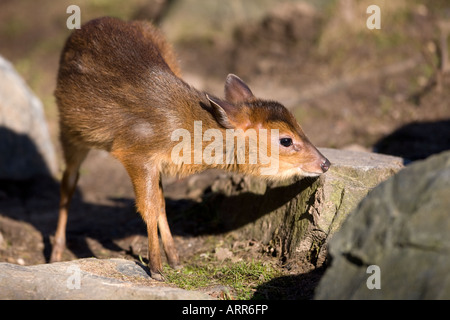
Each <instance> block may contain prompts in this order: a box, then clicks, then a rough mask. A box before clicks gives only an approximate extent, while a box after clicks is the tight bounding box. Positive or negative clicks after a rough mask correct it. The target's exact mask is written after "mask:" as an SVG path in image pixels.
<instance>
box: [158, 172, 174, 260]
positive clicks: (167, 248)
mask: <svg viewBox="0 0 450 320" xmlns="http://www.w3.org/2000/svg"><path fill="white" fill-rule="evenodd" d="M159 187H160V190H161V193H160V197H161V199H160V202H161V203H162V207H161V211H160V214H159V218H158V227H159V233H160V235H161V240H162V243H163V247H164V252H165V253H166V257H167V261H168V262H169V265H170V266H171V267H172V268H174V269H177V268H178V267H179V259H178V252H177V249H176V247H175V243H174V242H173V238H172V233H171V232H170V227H169V223H168V222H167V216H166V207H165V200H164V193H163V187H162V183H161V179H160V181H159Z"/></svg>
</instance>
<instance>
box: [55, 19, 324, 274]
mask: <svg viewBox="0 0 450 320" xmlns="http://www.w3.org/2000/svg"><path fill="white" fill-rule="evenodd" d="M55 96H56V101H57V104H58V108H59V114H60V131H61V143H62V147H63V151H64V158H65V162H66V169H65V171H64V175H63V178H62V182H61V199H60V206H59V218H58V226H57V230H56V234H55V241H54V246H53V250H52V254H51V259H50V260H51V261H60V260H61V256H62V253H63V251H64V248H65V233H66V224H67V215H68V208H69V203H70V200H71V197H72V194H73V192H74V190H75V187H76V184H77V180H78V171H79V168H80V165H81V163H82V162H83V160H84V159H85V157H86V155H87V153H88V151H89V150H90V149H92V148H97V149H103V150H107V151H109V152H110V153H111V154H112V155H113V156H114V157H115V158H117V159H118V160H119V161H120V162H121V163H122V164H123V165H124V167H125V168H126V170H127V172H128V174H129V176H130V178H131V181H132V183H133V187H134V192H135V195H136V206H137V210H138V211H139V213H140V214H141V216H142V218H143V219H144V221H145V223H146V225H147V232H148V255H149V256H148V258H149V269H150V274H151V276H152V277H153V278H154V279H157V280H162V276H161V271H162V264H161V256H160V249H159V241H158V229H159V232H160V235H161V239H162V244H163V247H164V251H165V253H166V256H167V259H168V262H169V264H170V266H172V267H176V266H177V265H178V254H177V250H176V248H175V245H174V241H173V239H172V235H171V232H170V229H169V225H168V223H167V218H166V212H165V204H164V195H163V190H162V185H161V173H168V174H178V175H188V174H192V173H195V172H199V171H202V170H205V169H208V168H221V169H225V170H232V171H236V172H241V173H244V174H250V175H255V176H261V173H260V170H261V169H263V168H264V167H267V164H263V163H262V162H261V161H259V160H258V161H257V162H256V163H242V161H241V162H240V163H239V162H238V161H231V162H230V161H226V162H225V163H221V162H220V161H216V162H214V163H210V162H208V163H206V161H201V162H200V163H199V162H195V161H192V162H190V161H184V162H183V161H174V160H173V157H172V150H173V148H174V147H175V146H176V145H177V143H178V142H177V141H174V139H173V138H172V134H173V132H174V131H175V130H176V129H179V128H183V129H186V130H187V131H188V132H191V133H194V131H195V125H194V122H197V123H198V122H200V123H201V124H202V129H201V130H202V133H205V132H206V131H207V130H209V129H215V130H218V132H219V133H223V136H224V137H225V136H226V133H227V130H230V129H235V130H237V129H242V131H239V130H237V131H236V132H237V134H236V136H239V135H240V136H242V135H244V136H245V135H246V132H248V131H249V129H253V130H254V131H253V132H256V137H257V140H258V139H260V138H261V136H262V135H266V132H267V131H264V130H262V129H277V130H278V131H277V132H279V136H278V138H277V140H276V148H278V150H276V151H278V155H279V159H278V162H277V165H278V170H277V172H275V173H273V174H272V175H271V176H265V178H268V179H284V178H288V177H291V176H318V175H319V174H321V173H323V172H326V171H327V170H328V168H329V167H330V162H329V161H328V160H327V159H326V158H325V157H324V156H323V155H322V154H320V152H319V151H318V150H317V149H316V148H315V147H314V146H313V145H312V144H311V142H309V140H308V138H307V137H306V135H305V134H304V133H303V131H302V129H301V128H300V126H299V124H298V123H297V121H296V120H295V118H294V117H293V115H292V114H291V113H290V112H289V111H288V110H287V109H286V108H285V107H284V106H282V105H281V104H279V103H277V102H273V101H267V100H262V99H258V98H256V97H255V96H254V95H253V93H252V91H251V90H250V89H249V87H248V86H247V85H246V84H245V83H244V82H243V81H242V80H241V79H239V78H238V77H237V76H235V75H231V74H230V75H228V77H227V78H226V82H225V99H219V98H216V97H213V96H211V95H208V94H206V93H204V92H201V91H198V90H196V89H194V88H193V87H191V86H190V85H188V84H187V83H185V82H184V81H183V80H182V79H181V78H180V69H179V67H178V65H177V63H176V59H175V56H174V54H173V53H172V51H171V48H170V46H169V45H168V44H167V43H166V42H165V40H164V39H163V37H162V36H161V34H160V33H159V32H158V30H156V29H155V27H153V26H152V25H151V24H150V23H147V22H136V21H135V22H123V21H121V20H118V19H114V18H100V19H96V20H92V21H90V22H88V23H86V24H85V25H83V26H82V28H81V29H79V30H76V31H74V32H73V33H72V34H71V36H70V37H69V38H68V40H67V42H66V44H65V47H64V49H63V51H62V54H61V60H60V67H59V73H58V81H57V88H56V91H55ZM245 138H246V139H247V140H246V141H248V140H249V138H248V137H247V136H245ZM266 138H267V137H266ZM272 138H273V137H272ZM269 139H271V137H269ZM269 141H271V140H269ZM194 142H195V141H194ZM194 142H193V144H192V148H189V149H188V150H193V152H194V153H195V151H196V150H194V148H195V147H196V148H198V145H197V146H195V143H194ZM269 144H270V143H269ZM260 145H262V143H260ZM205 147H206V144H205V143H203V142H202V143H201V145H200V148H202V150H204V149H205ZM245 148H247V149H246V150H245V152H244V153H245V154H246V156H247V158H248V156H249V150H248V147H247V146H246V147H245ZM273 150H275V149H273ZM226 151H229V150H226ZM237 152H238V151H237V149H236V148H234V150H232V152H231V157H232V158H236V157H237ZM189 156H190V155H189ZM247 158H246V159H247ZM184 159H185V158H184ZM263 177H264V176H263Z"/></svg>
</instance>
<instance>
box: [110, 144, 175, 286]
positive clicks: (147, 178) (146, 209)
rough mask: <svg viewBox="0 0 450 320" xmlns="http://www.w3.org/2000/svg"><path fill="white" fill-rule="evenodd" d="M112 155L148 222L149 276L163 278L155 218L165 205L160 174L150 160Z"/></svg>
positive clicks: (124, 155) (143, 216) (128, 155)
mask: <svg viewBox="0 0 450 320" xmlns="http://www.w3.org/2000/svg"><path fill="white" fill-rule="evenodd" d="M112 154H113V155H114V156H115V157H116V158H117V159H118V160H119V161H121V162H122V164H123V165H124V167H125V169H126V170H127V172H128V174H129V176H130V178H131V181H132V183H133V188H134V193H135V196H136V207H137V210H138V212H139V214H140V215H141V216H142V219H143V220H144V221H145V223H146V225H147V235H148V260H149V263H148V267H149V269H150V275H151V277H152V278H153V279H155V280H159V281H162V280H163V277H162V275H161V272H162V262H161V253H160V248H159V238H158V220H159V217H160V216H161V212H164V213H165V211H164V210H165V204H164V196H163V194H162V189H161V187H160V173H159V171H158V170H157V169H156V166H154V165H153V164H152V163H149V162H148V160H144V159H142V158H141V157H135V156H134V155H133V154H131V153H127V152H123V151H122V150H116V151H113V152H112ZM164 215H165V214H164ZM165 237H166V236H164V237H163V239H164V238H165Z"/></svg>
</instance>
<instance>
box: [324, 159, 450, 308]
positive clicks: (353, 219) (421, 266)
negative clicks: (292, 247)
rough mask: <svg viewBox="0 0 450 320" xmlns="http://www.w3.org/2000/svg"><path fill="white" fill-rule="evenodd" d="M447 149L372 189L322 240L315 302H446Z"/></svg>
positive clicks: (449, 284)
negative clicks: (325, 242)
mask: <svg viewBox="0 0 450 320" xmlns="http://www.w3.org/2000/svg"><path fill="white" fill-rule="evenodd" d="M449 195H450V151H447V152H444V153H441V154H438V155H434V156H431V157H429V158H427V159H426V160H423V161H418V162H415V163H413V164H411V165H410V166H408V167H407V168H405V169H404V170H402V171H401V172H399V173H398V174H396V175H395V176H393V177H392V178H390V179H388V180H387V181H385V182H384V183H382V184H380V185H379V186H378V187H377V188H375V189H374V190H372V191H371V192H370V193H369V195H368V196H367V197H366V198H365V199H364V200H363V201H362V202H361V203H360V204H359V205H358V207H357V208H356V210H355V211H353V212H352V213H351V214H350V216H349V217H348V218H347V220H346V221H345V223H344V224H343V226H342V228H341V229H340V230H339V231H338V232H337V233H336V234H335V235H334V236H333V238H332V240H331V241H330V246H329V247H330V251H329V252H330V255H331V258H332V260H331V266H330V267H329V268H328V269H327V271H326V272H325V275H324V277H323V278H322V279H321V281H320V284H319V286H318V288H317V291H316V295H315V298H316V299H450V232H449V231H450V219H449V212H450V197H449Z"/></svg>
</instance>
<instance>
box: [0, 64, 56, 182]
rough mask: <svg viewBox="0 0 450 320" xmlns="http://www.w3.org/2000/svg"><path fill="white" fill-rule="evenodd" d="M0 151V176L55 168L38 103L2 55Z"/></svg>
mask: <svg viewBox="0 0 450 320" xmlns="http://www.w3.org/2000/svg"><path fill="white" fill-rule="evenodd" d="M0 154H1V157H0V179H12V180H22V179H28V178H31V177H33V176H35V175H41V174H44V175H48V174H52V173H55V172H56V169H57V162H56V155H55V151H54V148H53V145H52V143H51V140H50V135H49V132H48V128H47V123H46V121H45V117H44V112H43V108H42V103H41V101H40V100H39V99H38V98H37V97H36V96H35V95H34V94H33V93H32V92H31V90H30V89H29V88H28V86H27V85H26V84H25V82H24V81H23V79H22V78H21V77H20V75H19V74H18V73H17V72H16V71H15V70H14V67H13V66H12V65H11V63H9V62H8V61H6V60H5V59H4V58H3V57H2V56H0Z"/></svg>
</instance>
